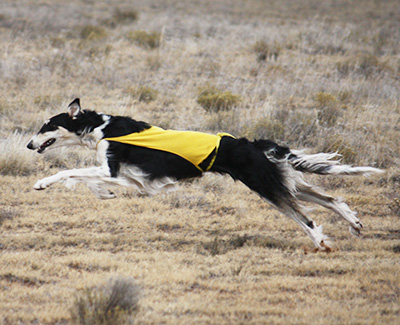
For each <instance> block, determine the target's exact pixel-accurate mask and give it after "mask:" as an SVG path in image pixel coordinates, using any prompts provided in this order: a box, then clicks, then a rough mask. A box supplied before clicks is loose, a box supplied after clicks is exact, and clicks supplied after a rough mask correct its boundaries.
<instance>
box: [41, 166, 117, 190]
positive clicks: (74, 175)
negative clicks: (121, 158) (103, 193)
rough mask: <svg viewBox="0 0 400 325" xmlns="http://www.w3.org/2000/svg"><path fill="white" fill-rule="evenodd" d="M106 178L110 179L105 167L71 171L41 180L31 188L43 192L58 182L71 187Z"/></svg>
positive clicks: (107, 169)
mask: <svg viewBox="0 0 400 325" xmlns="http://www.w3.org/2000/svg"><path fill="white" fill-rule="evenodd" d="M108 177H110V171H109V168H108V167H107V166H101V167H90V168H82V169H71V170H65V171H61V172H59V173H57V174H55V175H53V176H50V177H46V178H43V179H41V180H39V181H37V182H36V184H35V185H34V186H33V188H34V189H35V190H44V189H45V188H47V187H49V186H51V185H53V184H54V183H58V182H65V183H66V185H67V186H68V187H72V186H73V185H74V184H76V183H88V182H90V181H91V180H100V181H102V180H103V179H104V178H108Z"/></svg>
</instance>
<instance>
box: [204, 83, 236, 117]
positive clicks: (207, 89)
mask: <svg viewBox="0 0 400 325" xmlns="http://www.w3.org/2000/svg"><path fill="white" fill-rule="evenodd" d="M240 101H241V98H240V96H239V95H235V94H232V93H231V92H230V91H222V90H220V89H218V88H217V87H214V86H204V87H200V88H199V89H198V95H197V102H198V103H199V104H200V106H201V107H203V108H204V109H205V110H206V111H207V112H218V111H221V110H230V109H232V108H233V107H235V106H237V105H238V104H239V103H240Z"/></svg>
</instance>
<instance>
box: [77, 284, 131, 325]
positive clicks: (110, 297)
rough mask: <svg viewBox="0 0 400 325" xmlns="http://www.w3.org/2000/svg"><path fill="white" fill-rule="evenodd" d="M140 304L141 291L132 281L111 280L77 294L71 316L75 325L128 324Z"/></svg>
mask: <svg viewBox="0 0 400 325" xmlns="http://www.w3.org/2000/svg"><path fill="white" fill-rule="evenodd" d="M138 302H139V289H138V287H137V286H136V284H135V282H134V281H133V280H132V279H130V278H116V279H110V280H109V281H108V283H107V284H106V285H105V286H100V287H93V288H86V289H85V290H83V291H82V292H81V293H80V294H77V295H76V296H75V300H74V302H73V305H72V307H71V308H70V315H71V319H72V322H73V323H74V324H93V325H96V324H110V325H111V324H126V323H127V322H128V320H129V317H130V316H131V315H132V314H133V313H134V312H136V311H137V310H138Z"/></svg>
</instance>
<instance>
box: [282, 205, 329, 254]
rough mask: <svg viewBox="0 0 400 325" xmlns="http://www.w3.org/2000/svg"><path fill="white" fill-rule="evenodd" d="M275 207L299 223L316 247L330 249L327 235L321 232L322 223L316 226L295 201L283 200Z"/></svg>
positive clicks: (323, 249) (322, 249) (326, 250)
mask: <svg viewBox="0 0 400 325" xmlns="http://www.w3.org/2000/svg"><path fill="white" fill-rule="evenodd" d="M276 208H277V209H278V210H279V211H280V212H282V213H283V214H284V215H286V216H288V217H289V218H291V219H292V220H294V221H295V222H296V223H297V224H299V225H300V227H301V228H302V229H303V231H304V232H305V233H306V234H307V235H308V236H309V237H310V238H311V240H312V241H313V243H314V245H315V246H316V248H317V249H319V250H321V251H325V252H330V251H332V248H331V247H330V242H329V240H328V237H327V236H326V235H325V234H324V233H323V232H322V225H321V226H318V227H317V225H316V223H315V222H314V221H313V220H311V219H309V218H308V217H307V216H306V215H305V213H304V211H303V209H302V207H301V206H300V205H298V204H297V203H296V202H295V201H294V202H293V201H292V202H285V203H283V204H281V205H280V207H276Z"/></svg>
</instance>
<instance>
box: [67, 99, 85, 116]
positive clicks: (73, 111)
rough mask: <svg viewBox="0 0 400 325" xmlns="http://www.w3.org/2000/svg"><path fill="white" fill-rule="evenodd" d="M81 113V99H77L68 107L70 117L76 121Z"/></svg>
mask: <svg viewBox="0 0 400 325" xmlns="http://www.w3.org/2000/svg"><path fill="white" fill-rule="evenodd" d="M81 113H82V109H81V104H80V101H79V98H75V99H74V100H73V101H72V102H71V104H69V105H68V115H69V116H70V117H72V118H73V119H75V118H76V117H77V116H78V115H79V114H81Z"/></svg>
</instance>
